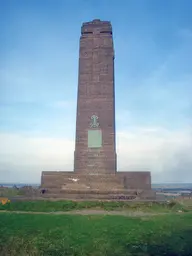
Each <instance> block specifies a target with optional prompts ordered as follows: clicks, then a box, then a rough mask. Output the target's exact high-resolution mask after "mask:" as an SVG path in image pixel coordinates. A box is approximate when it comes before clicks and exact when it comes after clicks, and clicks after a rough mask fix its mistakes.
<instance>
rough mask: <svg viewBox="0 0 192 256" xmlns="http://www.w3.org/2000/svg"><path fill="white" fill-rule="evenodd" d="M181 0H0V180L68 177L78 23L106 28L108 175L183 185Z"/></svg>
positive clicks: (185, 53) (191, 115) (185, 19)
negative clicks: (104, 23) (111, 109)
mask: <svg viewBox="0 0 192 256" xmlns="http://www.w3.org/2000/svg"><path fill="white" fill-rule="evenodd" d="M191 12H192V1H191V0H156V1H154V0H121V1H116V0H97V1H95V0H17V1H14V0H12V1H11V0H1V1H0V182H35V183H36V182H40V174H41V171H43V170H47V171H49V170H50V171H51V170H62V171H70V170H73V152H74V138H75V115H76V99H77V78H78V73H77V71H78V50H79V49H78V47H79V37H80V29H81V24H82V22H84V21H90V20H93V19H97V18H99V19H101V20H109V21H111V22H112V26H113V36H114V45H115V56H116V57H115V86H116V126H117V154H118V170H121V171H131V170H139V171H145V170H150V171H151V173H152V181H153V182H192V129H191V124H192V100H191V98H192V16H191Z"/></svg>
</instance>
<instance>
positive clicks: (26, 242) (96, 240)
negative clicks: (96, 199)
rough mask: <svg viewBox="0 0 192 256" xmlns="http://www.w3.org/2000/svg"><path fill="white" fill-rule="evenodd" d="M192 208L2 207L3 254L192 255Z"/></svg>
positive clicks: (0, 248) (0, 252) (0, 244)
mask: <svg viewBox="0 0 192 256" xmlns="http://www.w3.org/2000/svg"><path fill="white" fill-rule="evenodd" d="M191 252H192V214H191V213H183V214H180V215H178V214H169V215H161V216H155V217H145V218H127V217H122V216H80V215H79V216H78V215H77V216H73V215H40V214H39V215H38V214H34V215H33V214H15V213H0V255H2V256H9V255H10V256H18V255H19V256H27V255H28V256H29V255H30V256H61V255H65V256H69V255H70V256H88V255H89V256H130V255H135V256H136V255H137V256H139V255H140V256H162V255H169V256H191V255H192V253H191Z"/></svg>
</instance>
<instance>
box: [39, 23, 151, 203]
mask: <svg viewBox="0 0 192 256" xmlns="http://www.w3.org/2000/svg"><path fill="white" fill-rule="evenodd" d="M114 86H115V85H114V46H113V36H112V27H111V23H110V22H109V21H100V20H93V21H91V22H86V23H83V25H82V28H81V37H80V50H79V76H78V95H77V116H76V140H75V152H74V171H71V172H64V171H58V172H57V171H54V172H53V171H43V172H42V176H41V187H42V188H45V189H46V190H47V194H48V195H49V196H50V197H60V198H68V199H118V198H120V197H123V198H125V199H154V192H153V191H152V190H151V174H150V172H130V171H129V172H118V171H117V154H116V130H115V88H114Z"/></svg>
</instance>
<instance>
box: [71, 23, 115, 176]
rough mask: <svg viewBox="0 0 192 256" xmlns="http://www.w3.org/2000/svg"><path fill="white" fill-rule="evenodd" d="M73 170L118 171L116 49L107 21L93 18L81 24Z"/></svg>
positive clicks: (102, 172) (86, 171)
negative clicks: (116, 147) (115, 85)
mask: <svg viewBox="0 0 192 256" xmlns="http://www.w3.org/2000/svg"><path fill="white" fill-rule="evenodd" d="M74 171H75V172H81V173H82V174H83V173H87V174H96V173H97V174H107V173H111V174H112V173H113V174H114V173H115V172H116V149H115V90H114V49H113V38H112V27H111V23H110V22H108V21H100V20H93V21H92V22H87V23H83V26H82V28H81V37H80V52H79V77H78V97H77V116H76V143H75V153H74Z"/></svg>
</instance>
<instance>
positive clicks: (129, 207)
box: [0, 200, 192, 213]
mask: <svg viewBox="0 0 192 256" xmlns="http://www.w3.org/2000/svg"><path fill="white" fill-rule="evenodd" d="M82 209H102V210H108V211H111V210H125V211H142V212H152V213H153V212H154V213H160V212H177V211H179V210H180V211H182V212H188V211H191V210H192V207H191V205H189V204H184V203H180V202H177V201H170V202H163V203H158V202H153V203H152V202H143V203H142V202H102V201H92V202H91V201H78V202H75V201H47V200H45V201H15V202H10V203H8V204H5V205H2V204H0V210H8V211H32V212H56V211H71V210H82Z"/></svg>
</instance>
